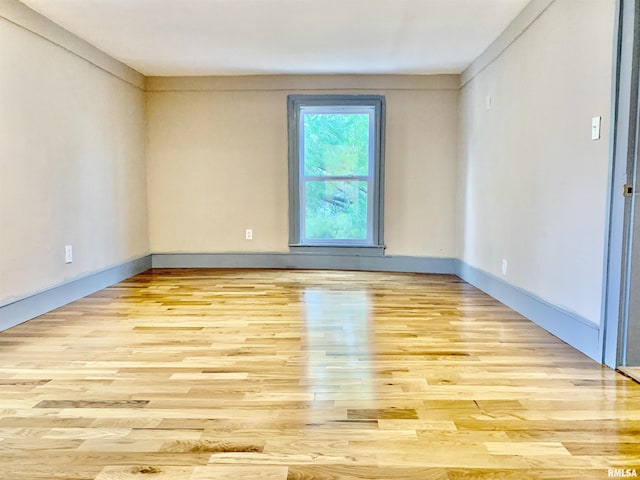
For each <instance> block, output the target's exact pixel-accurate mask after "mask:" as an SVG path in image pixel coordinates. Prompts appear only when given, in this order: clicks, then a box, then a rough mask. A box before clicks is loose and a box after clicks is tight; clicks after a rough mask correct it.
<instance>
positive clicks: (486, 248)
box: [460, 0, 615, 324]
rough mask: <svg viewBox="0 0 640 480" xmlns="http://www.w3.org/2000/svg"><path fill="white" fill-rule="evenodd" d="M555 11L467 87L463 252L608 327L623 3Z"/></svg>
mask: <svg viewBox="0 0 640 480" xmlns="http://www.w3.org/2000/svg"><path fill="white" fill-rule="evenodd" d="M537 3H538V4H540V3H541V2H537ZM549 3H551V5H550V6H549V7H548V8H547V9H546V10H545V11H544V13H542V14H541V15H540V16H539V17H538V18H537V20H535V21H534V23H533V24H531V26H529V28H528V29H526V30H525V31H524V32H523V33H522V35H521V36H519V37H518V38H517V39H516V40H515V41H514V42H513V43H512V44H511V45H510V46H509V47H508V48H507V49H506V50H504V51H503V52H502V53H501V54H499V55H498V56H497V58H496V59H495V60H493V61H491V62H490V63H489V64H488V65H486V66H485V68H484V69H481V68H478V65H475V66H473V68H472V69H470V70H471V71H473V72H479V73H477V75H476V76H475V77H473V78H472V79H471V80H470V81H469V82H468V83H466V85H465V86H464V88H463V89H462V100H461V117H462V119H463V123H462V130H461V145H462V151H461V169H460V170H461V182H460V188H461V196H460V206H461V211H460V221H461V236H460V238H461V249H462V252H461V253H462V258H463V260H464V261H465V262H467V263H468V264H470V265H472V266H474V267H477V268H479V269H481V270H484V271H486V272H488V273H490V274H493V275H495V276H498V277H501V278H504V279H505V280H506V281H507V282H509V283H510V284H512V285H514V286H516V287H519V288H522V289H524V290H526V291H527V292H529V293H532V294H534V295H536V296H539V297H541V298H542V299H543V300H546V301H548V302H550V303H552V304H554V305H556V306H559V307H561V308H564V309H566V310H568V311H570V312H573V313H576V314H578V315H579V316H581V317H582V318H584V319H586V320H588V321H590V322H593V323H595V324H598V323H599V321H600V309H601V303H602V298H601V297H602V295H601V291H602V278H603V276H602V269H603V252H604V239H605V216H606V212H605V210H606V205H607V198H606V195H607V177H608V164H609V157H608V148H609V136H608V130H609V111H610V97H611V61H612V44H613V21H614V10H615V2H614V0H598V1H593V0H555V1H554V2H548V1H547V2H546V4H549ZM463 78H467V75H465V76H464V77H463ZM487 96H490V97H491V108H490V109H487V103H486V101H487V100H486V99H487ZM594 116H602V118H603V121H602V138H601V140H599V141H592V140H591V118H592V117H594ZM502 259H507V261H508V271H507V275H506V277H502V272H501V262H502Z"/></svg>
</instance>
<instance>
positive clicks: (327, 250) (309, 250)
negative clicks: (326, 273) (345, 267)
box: [289, 244, 385, 257]
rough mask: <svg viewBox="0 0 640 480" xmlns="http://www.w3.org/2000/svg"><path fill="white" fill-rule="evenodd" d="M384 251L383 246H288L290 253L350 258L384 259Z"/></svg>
mask: <svg viewBox="0 0 640 480" xmlns="http://www.w3.org/2000/svg"><path fill="white" fill-rule="evenodd" d="M384 249H385V246H384V245H371V246H367V245H335V246H334V245H299V244H291V245H289V250H290V251H291V253H305V254H312V255H345V256H352V257H384Z"/></svg>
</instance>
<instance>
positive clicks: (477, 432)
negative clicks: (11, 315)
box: [0, 270, 640, 480]
mask: <svg viewBox="0 0 640 480" xmlns="http://www.w3.org/2000/svg"><path fill="white" fill-rule="evenodd" d="M608 469H636V471H637V473H638V475H640V385H638V384H636V383H634V382H633V381H632V380H630V379H628V378H626V377H624V376H623V375H621V374H618V373H616V372H614V371H612V370H610V369H607V368H604V367H602V366H600V365H598V364H597V363H596V362H594V361H592V360H590V359H589V358H587V357H585V356H584V355H582V354H581V353H579V352H577V351H575V350H574V349H572V348H571V347H569V346H567V345H566V344H564V343H563V342H561V341H559V340H558V339H556V338H554V337H553V336H551V335H550V334H548V333H546V332H545V331H543V330H542V329H540V328H538V327H537V326H535V325H534V324H532V323H530V322H529V321H527V320H525V319H524V318H522V317H521V316H519V315H518V314H516V313H514V312H513V311H512V310H510V309H508V308H506V307H504V306H503V305H501V304H500V303H498V302H497V301H495V300H493V299H491V298H490V297H488V296H486V295H484V294H483V293H481V292H479V291H478V290H476V289H475V288H473V287H471V286H469V285H467V284H465V283H463V282H462V281H460V280H459V279H458V278H457V277H453V276H445V275H419V274H386V273H369V272H323V271H257V270H223V271H222V270H151V271H149V272H146V273H144V274H141V275H138V276H136V277H133V278H131V279H129V280H127V281H125V282H122V283H119V284H117V285H114V286H112V287H110V288H107V289H105V290H103V291H101V292H98V293H96V294H94V295H92V296H90V297H87V298H85V299H82V300H80V301H77V302H74V303H72V304H70V305H68V306H66V307H64V308H61V309H58V310H56V311H54V312H51V313H49V314H47V315H44V316H42V317H39V318H37V319H34V320H32V321H30V322H27V323H26V324H22V325H20V326H17V327H14V328H12V329H10V330H8V331H5V332H3V333H0V478H1V479H2V480H35V479H67V480H71V479H73V480H80V479H83V480H87V479H96V480H116V479H118V480H126V479H144V478H149V479H171V480H183V479H184V480H186V479H189V480H203V479H273V480H285V479H288V480H297V479H300V480H302V479H323V480H329V479H344V480H347V479H350V480H353V479H393V480H403V479H407V480H416V479H421V480H426V479H452V480H453V479H461V478H471V479H481V478H500V479H518V480H521V479H534V478H544V479H556V478H575V479H584V478H600V479H603V478H610V477H609V471H608ZM614 473H615V472H614ZM623 473H624V472H623Z"/></svg>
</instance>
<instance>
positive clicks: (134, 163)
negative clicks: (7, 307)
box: [0, 0, 149, 305]
mask: <svg viewBox="0 0 640 480" xmlns="http://www.w3.org/2000/svg"><path fill="white" fill-rule="evenodd" d="M43 35H44V36H45V37H46V38H47V39H45V38H42V36H43ZM69 49H70V50H72V51H78V52H80V53H81V54H82V55H85V56H86V58H88V59H86V58H82V57H80V56H79V55H77V54H74V53H71V52H70V51H69ZM90 61H91V63H90ZM92 63H93V64H92ZM94 64H95V65H94ZM96 65H101V66H100V67H98V66H96ZM142 86H143V78H142V77H141V76H140V75H139V74H137V73H135V72H133V71H131V70H130V69H128V68H127V67H124V66H122V65H121V64H120V65H117V62H115V61H114V60H113V59H110V58H108V57H106V55H103V54H101V53H99V52H97V51H95V50H93V49H92V47H88V46H87V45H86V44H84V42H82V41H80V40H79V39H76V38H73V37H72V36H71V35H70V34H68V33H67V32H64V31H62V30H61V29H59V28H58V27H56V26H55V25H53V24H51V23H50V22H48V21H46V20H44V19H43V18H42V17H40V16H39V15H37V14H35V13H34V12H32V11H30V10H28V9H27V8H26V7H24V6H22V5H21V4H19V3H17V2H14V1H9V0H3V2H2V3H1V4H0V105H1V108H0V229H1V230H0V252H1V253H0V305H3V304H6V303H10V302H11V301H13V300H15V299H18V298H20V297H24V296H27V295H30V294H33V293H35V292H38V291H40V290H43V289H46V288H50V287H52V286H56V285H59V284H61V283H64V282H65V281H68V280H70V279H73V278H76V277H81V276H83V275H85V274H89V273H93V272H96V271H100V270H102V269H105V268H107V267H111V266H114V265H117V264H120V263H122V262H125V261H127V260H130V259H133V258H136V257H139V256H141V255H145V254H147V253H148V252H149V247H148V228H147V197H146V165H145V119H144V93H143V90H142V88H141V87H142ZM66 244H71V245H73V251H74V261H73V263H72V264H65V262H64V246H65V245H66Z"/></svg>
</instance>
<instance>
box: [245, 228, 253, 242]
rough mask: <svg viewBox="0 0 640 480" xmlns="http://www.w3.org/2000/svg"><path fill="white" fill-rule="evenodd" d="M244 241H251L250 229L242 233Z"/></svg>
mask: <svg viewBox="0 0 640 480" xmlns="http://www.w3.org/2000/svg"><path fill="white" fill-rule="evenodd" d="M244 239H245V240H253V230H252V229H251V228H247V229H246V230H245V231H244Z"/></svg>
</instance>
